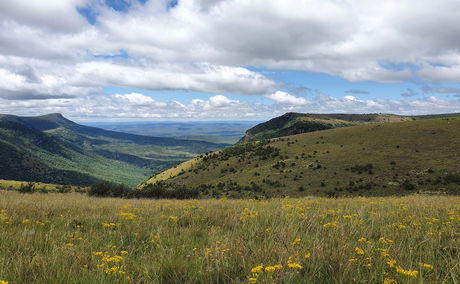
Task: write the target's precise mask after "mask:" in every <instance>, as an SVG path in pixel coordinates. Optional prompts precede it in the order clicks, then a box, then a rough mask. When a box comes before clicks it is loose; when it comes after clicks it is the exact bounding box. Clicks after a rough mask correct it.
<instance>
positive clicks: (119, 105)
mask: <svg viewBox="0 0 460 284" xmlns="http://www.w3.org/2000/svg"><path fill="white" fill-rule="evenodd" d="M54 112H59V113H63V114H64V115H65V116H67V117H70V118H72V119H76V120H80V121H84V120H90V121H94V120H116V121H122V120H139V119H147V120H149V119H150V120H167V119H170V120H180V119H188V120H229V119H231V120H266V119H269V118H273V117H275V116H278V115H281V114H284V113H286V112H303V113H394V114H403V115H416V114H432V113H452V112H460V100H458V99H457V100H444V99H438V98H435V97H432V96H431V97H426V98H422V99H404V100H390V99H369V100H360V99H357V98H355V97H353V96H345V97H342V98H336V97H331V96H327V95H319V96H317V97H315V98H313V99H305V104H298V105H292V104H272V105H266V104H262V103H258V102H243V101H238V100H232V99H229V98H228V97H226V96H223V95H216V96H211V97H209V98H208V99H206V100H202V99H191V100H190V101H189V102H186V103H180V102H177V101H157V100H155V99H153V98H151V97H149V96H146V95H143V94H140V93H128V94H114V95H94V96H91V95H90V96H86V97H75V98H56V99H48V100H5V99H1V98H0V113H12V114H18V115H40V114H46V113H54Z"/></svg>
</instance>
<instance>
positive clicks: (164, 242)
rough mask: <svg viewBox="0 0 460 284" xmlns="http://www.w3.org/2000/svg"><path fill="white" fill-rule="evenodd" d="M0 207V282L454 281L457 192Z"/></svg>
mask: <svg viewBox="0 0 460 284" xmlns="http://www.w3.org/2000/svg"><path fill="white" fill-rule="evenodd" d="M0 210H1V211H0V212H1V213H0V240H1V242H0V280H2V281H8V282H9V283H248V282H257V283H275V282H276V283H459V281H460V278H459V275H460V197H450V196H421V195H418V196H415V195H414V196H407V197H381V198H378V197H373V198H349V199H345V198H343V199H323V198H302V199H300V198H298V199H272V200H262V201H257V200H225V199H222V200H216V199H210V200H188V201H174V200H123V199H110V198H104V199H98V198H90V197H87V196H85V195H81V194H76V193H73V194H52V193H51V194H46V195H44V194H19V193H17V192H12V191H0ZM0 282H1V281H0ZM2 283H3V282H2Z"/></svg>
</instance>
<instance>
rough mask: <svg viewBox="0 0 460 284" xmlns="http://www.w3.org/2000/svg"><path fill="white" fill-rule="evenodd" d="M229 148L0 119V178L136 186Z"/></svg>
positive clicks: (56, 121) (51, 117)
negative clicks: (149, 177) (183, 164)
mask: <svg viewBox="0 0 460 284" xmlns="http://www.w3.org/2000/svg"><path fill="white" fill-rule="evenodd" d="M225 146H228V144H216V143H209V142H203V141H195V140H181V139H172V138H166V137H150V136H142V135H135V134H127V133H121V132H115V131H108V130H104V129H100V128H96V127H89V126H83V125H80V124H77V123H75V122H73V121H70V120H68V119H66V118H65V117H63V116H62V115H61V114H48V115H43V116H38V117H19V116H14V115H0V159H1V161H2V163H1V164H0V178H1V179H10V180H21V181H39V182H46V183H63V184H73V185H89V184H93V183H95V182H97V181H100V180H108V181H113V182H118V183H124V184H126V185H135V184H138V183H139V182H141V181H142V180H144V179H145V178H147V177H148V176H149V175H150V174H151V173H152V171H153V172H156V171H160V170H163V169H165V168H168V167H171V166H173V165H175V164H177V163H180V162H182V161H185V160H188V159H191V158H193V157H195V156H196V155H198V154H201V153H205V152H210V151H215V150H218V149H221V148H223V147H225Z"/></svg>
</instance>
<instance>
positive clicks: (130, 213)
mask: <svg viewBox="0 0 460 284" xmlns="http://www.w3.org/2000/svg"><path fill="white" fill-rule="evenodd" d="M120 209H121V212H120V213H118V216H120V217H122V218H123V219H124V220H135V219H136V218H137V215H136V214H134V212H136V211H139V210H140V208H135V207H133V206H132V204H130V203H126V204H125V205H123V206H122V207H121V208H120Z"/></svg>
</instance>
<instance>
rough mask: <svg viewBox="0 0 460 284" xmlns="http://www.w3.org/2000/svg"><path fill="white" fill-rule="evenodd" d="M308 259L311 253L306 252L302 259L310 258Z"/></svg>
mask: <svg viewBox="0 0 460 284" xmlns="http://www.w3.org/2000/svg"><path fill="white" fill-rule="evenodd" d="M310 257H311V253H309V252H307V253H306V254H305V255H304V256H303V258H310Z"/></svg>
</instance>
